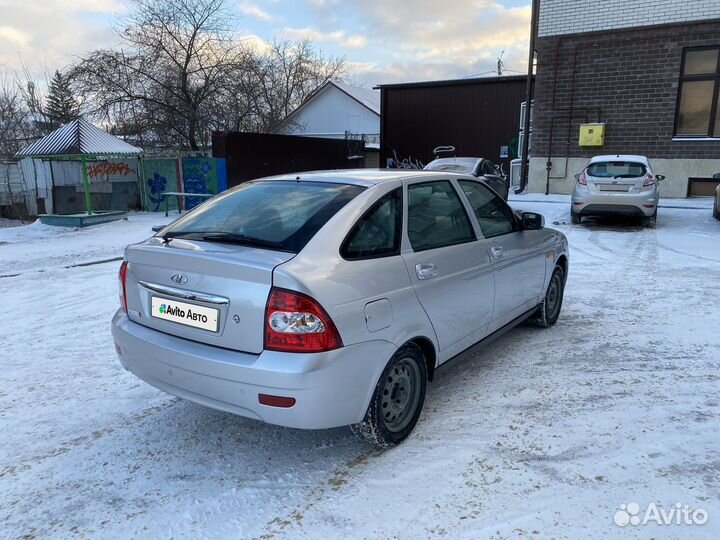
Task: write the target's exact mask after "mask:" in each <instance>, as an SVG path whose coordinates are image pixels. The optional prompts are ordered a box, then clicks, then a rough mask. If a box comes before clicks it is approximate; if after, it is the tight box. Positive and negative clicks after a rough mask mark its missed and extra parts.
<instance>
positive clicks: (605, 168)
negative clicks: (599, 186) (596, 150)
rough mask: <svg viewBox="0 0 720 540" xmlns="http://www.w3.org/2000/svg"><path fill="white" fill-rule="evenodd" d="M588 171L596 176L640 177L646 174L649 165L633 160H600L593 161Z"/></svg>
mask: <svg viewBox="0 0 720 540" xmlns="http://www.w3.org/2000/svg"><path fill="white" fill-rule="evenodd" d="M587 173H588V174H589V175H590V176H594V177H595V178H639V177H641V176H645V174H646V173H647V167H646V166H645V165H644V164H643V163H637V162H633V161H599V162H596V163H591V164H590V166H589V167H588V168H587Z"/></svg>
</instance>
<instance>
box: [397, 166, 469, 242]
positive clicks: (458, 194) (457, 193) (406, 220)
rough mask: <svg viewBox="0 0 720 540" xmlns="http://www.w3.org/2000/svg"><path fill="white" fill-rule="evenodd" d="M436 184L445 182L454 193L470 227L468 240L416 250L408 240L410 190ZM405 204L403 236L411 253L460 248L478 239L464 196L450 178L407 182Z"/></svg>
mask: <svg viewBox="0 0 720 540" xmlns="http://www.w3.org/2000/svg"><path fill="white" fill-rule="evenodd" d="M438 182H447V183H448V184H449V185H450V188H451V189H452V190H453V192H454V193H455V196H456V197H457V198H458V202H459V203H460V208H462V211H463V214H464V215H465V219H467V221H468V225H469V226H470V236H471V237H470V238H468V239H467V240H462V241H459V242H453V243H451V244H443V245H440V246H429V247H423V248H416V247H415V246H413V245H412V240H411V239H410V189H411V188H413V187H414V186H421V185H424V184H433V183H438ZM405 192H406V193H405V204H404V205H403V208H404V210H403V211H404V214H405V218H404V220H403V221H404V229H405V230H404V236H405V237H406V238H407V246H408V248H409V249H410V251H411V252H413V253H422V252H424V251H431V250H433V249H446V248H449V247H454V246H462V245H464V244H469V243H471V242H477V241H478V239H479V238H480V237H479V236H478V232H479V231H478V229H477V227H476V220H475V216H474V215H470V214H469V213H468V206H467V199H466V197H465V195H464V194H463V193H462V190H461V189H458V186H456V185H455V182H454V181H453V180H452V179H450V178H433V179H424V178H423V179H422V180H416V181H412V182H409V183H407V184H405Z"/></svg>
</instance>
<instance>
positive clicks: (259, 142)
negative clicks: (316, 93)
mask: <svg viewBox="0 0 720 540" xmlns="http://www.w3.org/2000/svg"><path fill="white" fill-rule="evenodd" d="M212 151H213V157H216V158H225V160H226V163H227V177H228V187H233V186H237V185H239V184H241V183H243V182H246V181H248V180H252V179H254V178H261V177H263V176H271V175H274V174H285V173H293V172H302V171H313V170H322V169H354V168H357V167H362V166H363V162H364V160H363V159H349V158H351V157H353V156H355V157H357V156H359V155H362V151H363V143H362V141H346V140H339V139H321V138H316V137H296V136H292V135H271V134H265V133H239V132H232V133H217V134H215V135H213V150H212Z"/></svg>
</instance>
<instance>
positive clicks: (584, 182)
mask: <svg viewBox="0 0 720 540" xmlns="http://www.w3.org/2000/svg"><path fill="white" fill-rule="evenodd" d="M578 184H582V185H583V186H587V176H585V171H583V172H581V173H580V176H578Z"/></svg>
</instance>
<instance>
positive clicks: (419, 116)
mask: <svg viewBox="0 0 720 540" xmlns="http://www.w3.org/2000/svg"><path fill="white" fill-rule="evenodd" d="M525 82H526V78H525V76H512V77H496V78H485V79H461V80H456V81H437V82H431V83H410V84H397V85H384V86H380V89H381V120H380V132H381V133H380V136H381V143H380V165H381V166H383V167H384V166H385V165H386V163H387V159H389V158H393V150H395V151H396V152H397V155H398V156H399V157H400V158H402V159H408V158H412V159H413V160H415V159H420V160H421V161H422V162H423V163H425V164H427V163H428V162H430V161H432V159H433V155H432V149H433V148H435V147H436V146H441V145H453V146H455V147H456V149H457V155H458V156H461V155H462V156H477V157H484V158H487V159H490V160H492V161H494V162H495V163H500V162H503V163H505V165H506V170H508V166H509V161H510V159H509V158H508V159H502V160H501V159H500V147H501V146H508V145H510V141H511V140H512V139H513V138H514V137H517V135H518V132H519V127H520V104H521V103H522V102H523V101H524V100H525Z"/></svg>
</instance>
